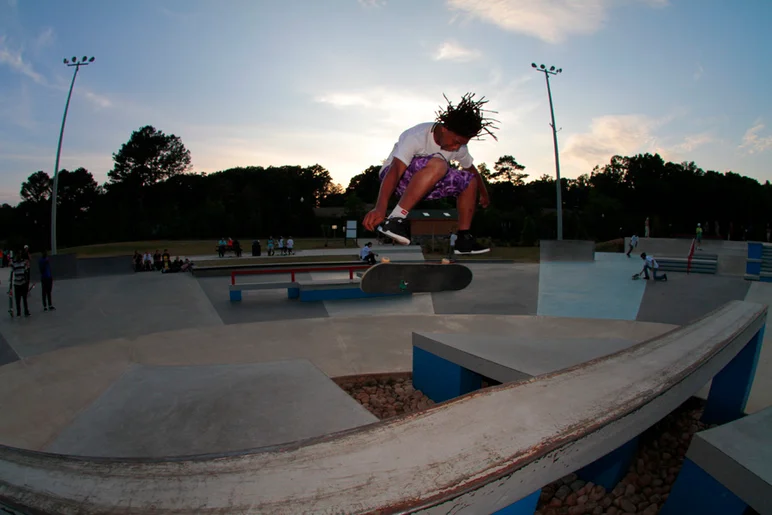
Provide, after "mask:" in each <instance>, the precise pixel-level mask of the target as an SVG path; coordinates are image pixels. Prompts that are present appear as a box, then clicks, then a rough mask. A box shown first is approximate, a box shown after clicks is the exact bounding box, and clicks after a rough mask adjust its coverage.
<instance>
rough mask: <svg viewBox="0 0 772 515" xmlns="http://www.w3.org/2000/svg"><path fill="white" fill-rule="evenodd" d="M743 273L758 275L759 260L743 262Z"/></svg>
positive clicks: (759, 270)
mask: <svg viewBox="0 0 772 515" xmlns="http://www.w3.org/2000/svg"><path fill="white" fill-rule="evenodd" d="M745 273H746V274H750V275H759V274H760V273H761V261H758V262H752V261H747V262H746V263H745Z"/></svg>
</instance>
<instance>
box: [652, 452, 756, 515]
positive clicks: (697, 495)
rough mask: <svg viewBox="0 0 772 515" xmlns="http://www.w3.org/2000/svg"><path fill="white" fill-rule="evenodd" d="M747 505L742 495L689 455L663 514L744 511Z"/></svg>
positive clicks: (740, 513) (720, 514)
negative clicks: (731, 490)
mask: <svg viewBox="0 0 772 515" xmlns="http://www.w3.org/2000/svg"><path fill="white" fill-rule="evenodd" d="M746 508H747V505H746V504H745V503H744V502H743V501H742V500H741V499H740V498H739V497H737V496H736V495H734V494H733V493H732V492H730V491H729V490H727V489H726V488H725V487H724V485H722V484H721V483H719V482H718V481H716V479H715V478H714V477H713V476H711V475H710V474H708V473H707V472H705V471H704V470H703V469H702V468H700V467H699V466H698V465H697V464H696V463H694V462H693V461H692V460H690V459H688V458H687V459H685V460H684V463H683V466H682V467H681V472H679V473H678V477H677V478H676V480H675V484H674V485H673V488H672V490H671V491H670V495H669V496H668V498H667V501H666V502H665V505H664V506H663V507H662V509H661V510H660V512H659V515H743V513H745V510H746Z"/></svg>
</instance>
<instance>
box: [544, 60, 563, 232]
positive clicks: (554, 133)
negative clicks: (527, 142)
mask: <svg viewBox="0 0 772 515" xmlns="http://www.w3.org/2000/svg"><path fill="white" fill-rule="evenodd" d="M544 78H545V79H546V80H547V96H549V99H550V117H551V118H552V142H553V143H554V146H555V174H556V176H557V183H556V184H555V188H556V189H557V200H558V239H559V240H562V239H563V200H562V195H561V190H562V188H561V186H560V158H559V157H558V131H557V129H556V128H555V110H554V109H553V108H552V91H551V90H550V75H549V73H547V72H546V71H545V72H544Z"/></svg>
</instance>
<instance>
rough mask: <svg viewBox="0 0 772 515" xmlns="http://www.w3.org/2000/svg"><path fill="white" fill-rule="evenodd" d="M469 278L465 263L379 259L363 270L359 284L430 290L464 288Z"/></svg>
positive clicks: (368, 288) (366, 288) (383, 289)
mask: <svg viewBox="0 0 772 515" xmlns="http://www.w3.org/2000/svg"><path fill="white" fill-rule="evenodd" d="M471 282H472V271H471V270H470V269H469V268H467V267H465V266H464V265H459V264H452V263H449V264H431V263H379V264H377V265H373V266H372V267H370V268H368V269H367V271H365V273H364V275H363V276H362V282H361V283H360V286H359V287H360V288H361V289H362V291H363V292H365V293H387V294H388V293H431V292H440V291H457V290H463V289H464V288H466V287H467V286H469V284H470V283H471Z"/></svg>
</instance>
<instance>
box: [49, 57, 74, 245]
mask: <svg viewBox="0 0 772 515" xmlns="http://www.w3.org/2000/svg"><path fill="white" fill-rule="evenodd" d="M80 65H81V63H77V64H76V65H75V73H73V74H72V82H71V83H70V92H69V93H68V94H67V103H66V104H65V106H64V116H63V117H62V128H61V130H60V131H59V147H58V148H57V149H56V164H55V165H54V184H53V187H52V190H51V255H52V256H55V255H56V192H57V187H58V186H59V156H60V155H61V154H62V137H63V136H64V124H65V122H66V121H67V110H68V109H69V108H70V98H71V97H72V88H73V86H75V77H77V76H78V70H80Z"/></svg>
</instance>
